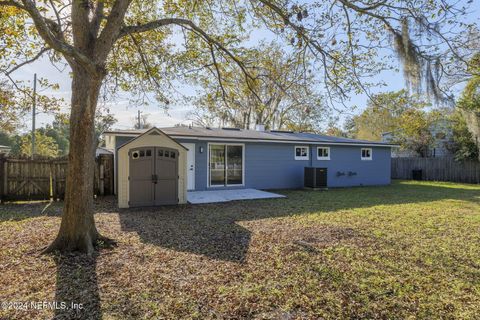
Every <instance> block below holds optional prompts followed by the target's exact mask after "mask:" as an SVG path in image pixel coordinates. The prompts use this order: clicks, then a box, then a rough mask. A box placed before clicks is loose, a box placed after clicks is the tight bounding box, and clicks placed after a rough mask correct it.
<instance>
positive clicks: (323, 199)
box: [0, 181, 480, 319]
mask: <svg viewBox="0 0 480 320" xmlns="http://www.w3.org/2000/svg"><path fill="white" fill-rule="evenodd" d="M280 193H282V194H285V195H286V196H287V198H286V199H271V200H255V201H240V202H231V203H223V204H210V205H195V206H192V205H187V206H178V207H163V208H150V209H130V210H120V211H119V210H118V209H116V207H115V203H114V202H113V201H112V200H111V199H110V200H99V201H97V204H96V205H97V208H96V211H97V214H96V216H95V219H96V222H97V226H98V228H99V230H101V232H102V233H103V234H105V235H107V236H109V237H112V238H114V239H116V240H117V241H118V247H116V248H113V249H106V248H105V249H101V250H100V251H99V253H98V254H96V255H95V256H94V257H92V258H88V257H84V256H74V255H63V256H62V255H56V256H53V255H47V256H40V255H38V250H39V249H40V248H41V247H43V246H46V245H47V244H48V243H49V242H50V241H52V240H53V238H54V236H55V234H56V232H57V230H58V226H59V222H60V217H59V214H60V213H61V204H60V203H56V204H53V205H51V206H50V207H48V208H47V209H45V210H44V211H43V213H42V210H43V209H44V207H45V204H33V205H26V204H21V205H14V204H11V205H3V206H0V246H1V248H2V249H1V251H0V288H1V290H0V301H18V302H26V301H47V302H52V301H64V302H68V303H69V302H70V301H73V302H76V303H81V304H83V309H82V310H80V311H73V310H51V309H49V308H44V309H42V310H32V309H31V308H28V310H12V309H8V308H7V309H3V310H0V318H1V319H3V318H6V319H10V318H18V319H28V318H34V319H43V318H52V317H53V316H56V317H57V318H59V319H71V318H74V317H77V318H79V319H85V318H86V319H88V318H92V319H98V318H104V319H137V318H145V319H158V318H165V319H174V318H193V319H197V318H198V319H206V318H236V319H238V318H260V319H279V318H280V319H297V318H304V319H312V318H332V319H338V318H381V319H405V318H425V319H435V318H452V319H453V318H464V319H470V318H476V317H479V316H480V186H478V185H466V184H453V183H439V182H407V181H399V182H394V183H393V184H392V186H386V187H368V188H367V187H365V188H348V189H333V190H329V191H321V192H319V191H301V190H298V191H281V192H280Z"/></svg>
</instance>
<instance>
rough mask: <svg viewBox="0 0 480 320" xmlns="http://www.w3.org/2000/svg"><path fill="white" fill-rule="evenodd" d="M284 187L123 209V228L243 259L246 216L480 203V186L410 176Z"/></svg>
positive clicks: (171, 244) (151, 239)
mask: <svg viewBox="0 0 480 320" xmlns="http://www.w3.org/2000/svg"><path fill="white" fill-rule="evenodd" d="M457 186H458V187H457ZM280 193H282V194H285V195H286V196H287V198H283V199H269V200H250V201H235V202H229V203H220V204H206V205H183V206H174V207H156V208H135V209H126V210H120V213H119V216H120V223H121V227H122V230H124V231H133V232H136V233H137V234H138V235H139V236H140V238H141V239H142V241H143V242H145V243H150V244H154V245H157V246H160V247H164V248H168V249H172V250H176V251H179V252H189V253H194V254H199V255H205V256H207V257H209V258H212V259H218V260H224V261H232V262H237V263H243V262H244V261H245V256H246V253H247V251H248V247H249V244H250V239H251V233H250V231H249V230H248V229H246V228H244V227H242V226H241V225H239V224H238V222H240V221H248V220H258V219H266V218H278V217H286V216H293V215H302V214H310V213H313V212H317V213H332V212H336V211H339V210H349V209H356V208H368V207H372V206H377V205H398V204H414V203H422V202H431V201H437V200H446V199H452V200H464V201H469V202H473V203H480V190H479V189H478V188H476V187H475V186H472V188H468V187H462V186H461V185H455V187H453V185H441V184H440V185H430V184H410V183H405V182H404V183H399V182H395V183H394V184H393V185H392V186H384V187H361V188H345V189H332V190H329V191H324V192H322V191H305V190H296V191H292V190H287V191H280Z"/></svg>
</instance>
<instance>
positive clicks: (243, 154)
mask: <svg viewBox="0 0 480 320" xmlns="http://www.w3.org/2000/svg"><path fill="white" fill-rule="evenodd" d="M211 145H219V146H241V147H242V184H227V181H228V177H227V176H225V184H223V185H213V186H212V185H211V184H210V146H211ZM225 151H226V150H225ZM225 170H227V154H226V153H225ZM244 186H245V144H244V143H217V142H209V143H207V188H225V187H244Z"/></svg>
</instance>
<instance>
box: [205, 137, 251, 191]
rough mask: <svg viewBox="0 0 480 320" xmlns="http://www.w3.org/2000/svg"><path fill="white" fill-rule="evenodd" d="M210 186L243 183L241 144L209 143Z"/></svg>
mask: <svg viewBox="0 0 480 320" xmlns="http://www.w3.org/2000/svg"><path fill="white" fill-rule="evenodd" d="M209 174H210V186H234V185H243V145H230V144H228V145H225V144H211V145H209Z"/></svg>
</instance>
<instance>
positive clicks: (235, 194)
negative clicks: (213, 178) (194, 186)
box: [187, 189, 285, 204]
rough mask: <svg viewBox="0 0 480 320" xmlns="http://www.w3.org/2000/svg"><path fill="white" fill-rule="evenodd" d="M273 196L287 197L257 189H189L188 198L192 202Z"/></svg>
mask: <svg viewBox="0 0 480 320" xmlns="http://www.w3.org/2000/svg"><path fill="white" fill-rule="evenodd" d="M272 198H285V196H284V195H281V194H276V193H272V192H266V191H261V190H257V189H236V190H209V191H188V193H187V200H188V202H189V203H191V204H201V203H215V202H228V201H233V200H253V199H272Z"/></svg>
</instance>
